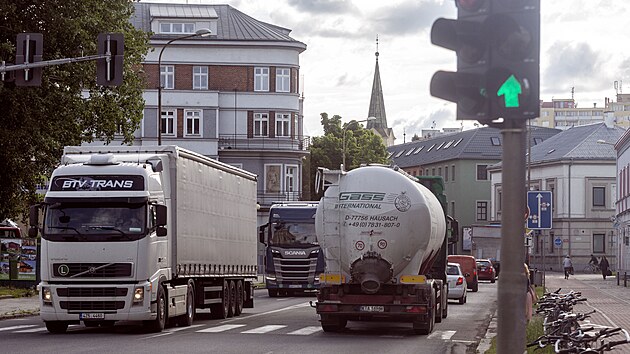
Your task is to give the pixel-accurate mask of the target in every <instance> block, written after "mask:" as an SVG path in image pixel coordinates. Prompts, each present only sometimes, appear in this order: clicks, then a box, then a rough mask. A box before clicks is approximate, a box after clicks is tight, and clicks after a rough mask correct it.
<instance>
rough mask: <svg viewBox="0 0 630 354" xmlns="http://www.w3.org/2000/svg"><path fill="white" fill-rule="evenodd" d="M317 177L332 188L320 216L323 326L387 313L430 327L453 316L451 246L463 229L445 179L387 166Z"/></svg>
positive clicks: (424, 330)
mask: <svg viewBox="0 0 630 354" xmlns="http://www.w3.org/2000/svg"><path fill="white" fill-rule="evenodd" d="M318 176H319V177H318V178H317V180H316V184H317V185H320V184H321V181H323V187H324V188H325V192H324V196H323V198H322V199H321V200H320V201H319V204H318V207H317V213H316V221H315V226H316V233H317V237H318V239H319V240H320V244H321V246H322V249H323V251H324V256H325V262H326V271H325V273H324V274H322V275H321V276H320V283H321V285H320V291H319V292H318V295H317V302H316V303H315V308H316V311H317V313H318V314H319V315H320V322H321V326H322V329H323V330H324V331H325V332H334V331H339V330H341V329H343V328H344V327H345V326H346V324H347V321H361V320H372V319H383V320H387V321H400V322H411V323H412V326H413V330H414V331H415V332H416V333H418V334H429V333H431V331H432V330H433V327H434V323H435V322H441V321H442V318H445V317H446V316H447V315H448V294H447V292H448V286H447V281H446V264H447V262H446V249H447V246H448V242H449V240H452V239H456V237H457V229H458V226H457V222H456V221H455V220H454V219H452V218H450V217H447V216H446V212H445V210H446V198H445V196H444V194H443V181H442V178H441V177H439V176H437V177H420V178H416V177H413V176H410V175H408V174H407V173H405V172H403V171H401V170H399V169H398V168H397V167H389V166H383V165H369V166H364V167H359V168H357V169H354V170H352V171H350V172H345V171H342V170H335V171H330V170H327V169H320V172H319V174H318ZM449 234H450V235H449Z"/></svg>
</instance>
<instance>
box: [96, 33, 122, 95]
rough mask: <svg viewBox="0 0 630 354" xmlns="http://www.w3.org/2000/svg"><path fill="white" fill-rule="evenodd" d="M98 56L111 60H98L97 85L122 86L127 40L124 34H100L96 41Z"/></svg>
mask: <svg viewBox="0 0 630 354" xmlns="http://www.w3.org/2000/svg"><path fill="white" fill-rule="evenodd" d="M96 41H97V43H98V54H99V55H108V54H109V58H101V59H97V60H96V83H97V84H98V85H101V86H120V85H122V82H123V71H124V65H123V64H124V63H123V58H124V49H125V39H124V36H123V34H122V33H100V34H99V35H98V37H97V39H96Z"/></svg>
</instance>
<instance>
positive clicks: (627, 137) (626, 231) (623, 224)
mask: <svg viewBox="0 0 630 354" xmlns="http://www.w3.org/2000/svg"><path fill="white" fill-rule="evenodd" d="M609 142H612V141H609ZM614 148H615V152H616V158H617V164H616V170H617V171H616V172H617V173H616V183H617V186H618V188H617V195H616V198H615V205H616V209H615V217H614V219H613V220H612V222H613V226H614V227H615V233H616V236H617V237H616V239H617V245H618V249H617V257H618V262H617V268H618V270H619V272H623V273H630V150H629V148H630V130H628V131H626V132H625V133H624V134H623V135H622V136H621V138H619V140H617V141H616V144H615V145H614Z"/></svg>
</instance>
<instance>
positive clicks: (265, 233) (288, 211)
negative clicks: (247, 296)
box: [259, 202, 324, 297]
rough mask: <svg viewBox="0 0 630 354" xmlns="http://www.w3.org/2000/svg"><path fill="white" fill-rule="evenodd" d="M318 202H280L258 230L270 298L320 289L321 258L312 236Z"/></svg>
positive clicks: (271, 209) (318, 247)
mask: <svg viewBox="0 0 630 354" xmlns="http://www.w3.org/2000/svg"><path fill="white" fill-rule="evenodd" d="M316 210H317V202H291V203H289V202H282V203H276V204H272V205H271V207H270V208H269V222H268V223H267V224H265V225H262V226H260V228H259V239H260V242H261V243H263V244H264V245H265V262H264V263H265V283H266V286H267V290H268V292H269V296H270V297H276V296H278V295H293V294H295V293H298V292H304V291H307V290H315V289H318V288H319V275H320V274H321V273H323V272H324V256H323V253H322V251H321V247H320V246H319V243H318V242H317V237H316V235H315V211H316Z"/></svg>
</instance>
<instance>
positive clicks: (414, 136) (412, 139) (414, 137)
mask: <svg viewBox="0 0 630 354" xmlns="http://www.w3.org/2000/svg"><path fill="white" fill-rule="evenodd" d="M418 140H420V137H419V136H418V134H414V135H413V137H412V138H411V141H418Z"/></svg>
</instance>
